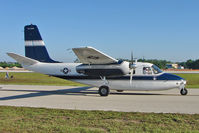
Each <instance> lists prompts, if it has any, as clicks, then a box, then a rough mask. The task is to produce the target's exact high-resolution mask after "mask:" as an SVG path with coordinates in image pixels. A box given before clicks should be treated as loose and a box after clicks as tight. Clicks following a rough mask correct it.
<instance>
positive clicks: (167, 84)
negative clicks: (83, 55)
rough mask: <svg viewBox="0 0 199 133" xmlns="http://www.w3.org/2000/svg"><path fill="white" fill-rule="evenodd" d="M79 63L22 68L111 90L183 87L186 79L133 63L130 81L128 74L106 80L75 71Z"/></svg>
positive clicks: (40, 63)
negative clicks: (105, 86) (104, 85)
mask: <svg viewBox="0 0 199 133" xmlns="http://www.w3.org/2000/svg"><path fill="white" fill-rule="evenodd" d="M80 65H82V64H81V63H42V62H39V63H36V64H34V65H31V66H23V67H24V68H26V69H28V70H31V71H34V72H38V73H42V74H46V75H51V76H54V77H58V78H62V79H67V80H71V81H75V82H78V83H82V84H87V85H91V86H95V87H100V86H101V85H103V84H106V85H107V86H109V88H110V89H112V90H136V91H149V90H166V89H173V88H179V89H181V88H183V87H185V85H186V81H185V80H184V79H183V78H181V77H179V76H177V75H173V74H169V73H164V72H162V71H160V70H159V69H158V68H157V67H156V66H155V65H153V64H151V63H142V62H137V63H135V64H134V65H135V69H134V72H133V77H132V81H131V80H130V74H126V75H124V76H108V77H106V81H105V80H103V79H102V77H100V76H88V75H85V74H80V73H78V72H77V70H76V67H77V66H80Z"/></svg>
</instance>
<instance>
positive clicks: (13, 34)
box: [0, 0, 199, 62]
mask: <svg viewBox="0 0 199 133" xmlns="http://www.w3.org/2000/svg"><path fill="white" fill-rule="evenodd" d="M198 7H199V1H198V0H0V17H1V18H0V61H14V60H13V59H11V58H10V57H8V56H7V55H6V53H7V52H14V53H17V54H20V55H24V53H25V51H24V32H23V31H24V26H25V25H29V24H36V25H37V26H38V28H39V30H40V33H41V36H42V38H43V40H44V42H45V45H46V47H47V50H48V52H49V55H50V56H51V58H53V59H54V60H58V61H63V62H73V61H74V60H75V59H76V58H77V57H76V56H75V54H74V53H73V52H72V51H71V50H68V49H71V48H76V47H83V46H92V47H94V48H96V49H98V50H100V51H102V52H104V53H106V54H108V55H109V56H112V57H114V58H125V59H130V56H131V51H133V54H134V57H135V58H145V59H162V60H170V61H173V62H177V61H178V62H182V61H186V60H188V59H192V60H196V59H199V8H198Z"/></svg>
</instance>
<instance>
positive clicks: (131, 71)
mask: <svg viewBox="0 0 199 133" xmlns="http://www.w3.org/2000/svg"><path fill="white" fill-rule="evenodd" d="M132 80H133V69H131V70H130V83H132Z"/></svg>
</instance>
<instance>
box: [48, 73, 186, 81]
mask: <svg viewBox="0 0 199 133" xmlns="http://www.w3.org/2000/svg"><path fill="white" fill-rule="evenodd" d="M51 76H54V77H58V78H62V79H81V80H84V79H91V80H92V79H93V80H94V79H101V78H100V77H95V76H67V75H66V76H58V75H51ZM106 79H107V80H129V79H130V76H121V77H106ZM132 80H184V79H183V78H181V77H179V76H177V75H174V74H169V73H163V74H161V75H158V76H133V79H132Z"/></svg>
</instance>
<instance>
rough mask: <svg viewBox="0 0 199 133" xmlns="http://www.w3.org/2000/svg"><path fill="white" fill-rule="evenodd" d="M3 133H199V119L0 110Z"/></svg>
mask: <svg viewBox="0 0 199 133" xmlns="http://www.w3.org/2000/svg"><path fill="white" fill-rule="evenodd" d="M0 132H15V133H21V132H35V133H36V132H37V133H39V132H74V133H75V132H82V133H84V132H90V133H93V132H96V133H101V132H124V133H125V132H199V115H198V114H194V115H188V114H161V113H160V114H155V113H132V112H131V113H125V112H111V111H108V112H105V111H79V110H62V109H45V108H28V107H8V106H0Z"/></svg>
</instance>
